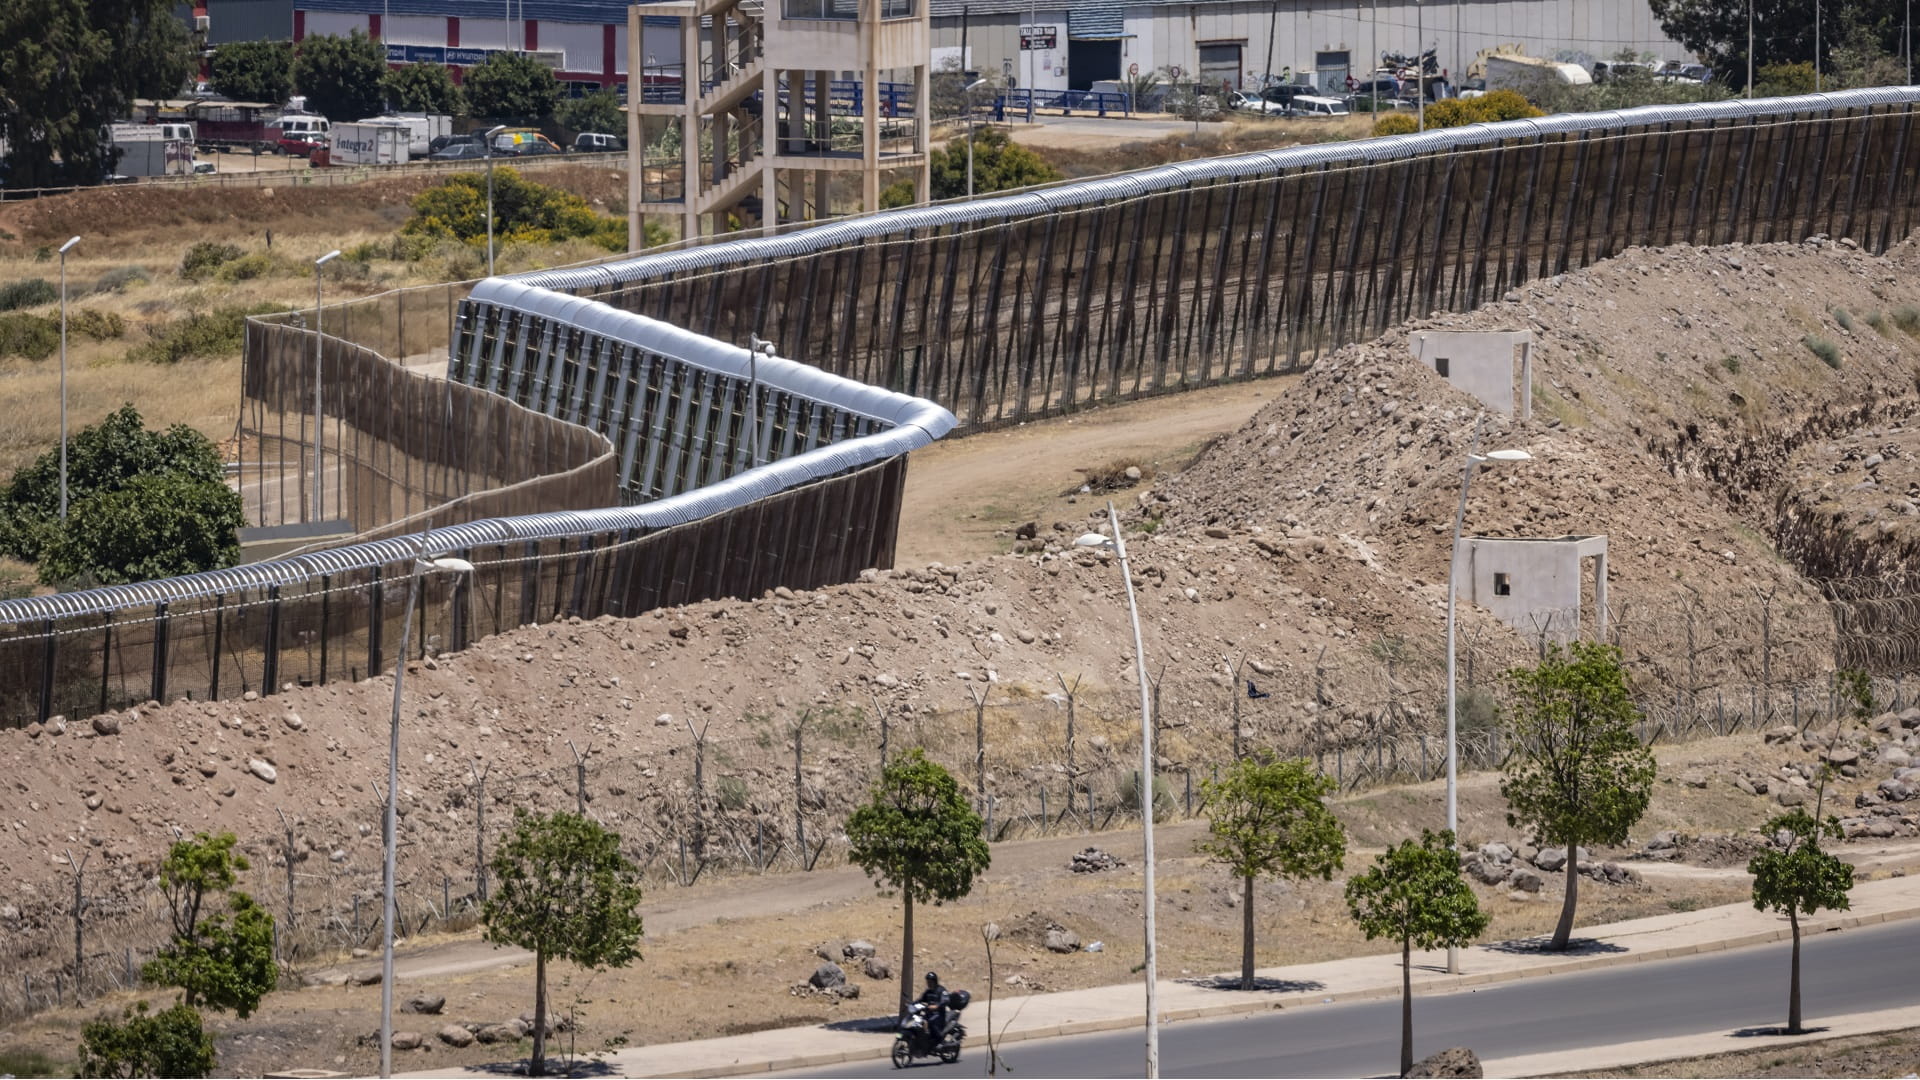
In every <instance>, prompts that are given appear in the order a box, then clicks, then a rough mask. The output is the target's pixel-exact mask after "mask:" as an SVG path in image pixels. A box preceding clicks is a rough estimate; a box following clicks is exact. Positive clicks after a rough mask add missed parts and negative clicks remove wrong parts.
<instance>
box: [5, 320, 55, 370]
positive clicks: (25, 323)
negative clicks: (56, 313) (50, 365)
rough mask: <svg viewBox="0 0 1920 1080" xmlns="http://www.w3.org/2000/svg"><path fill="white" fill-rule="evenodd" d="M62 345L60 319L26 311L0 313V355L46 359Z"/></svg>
mask: <svg viewBox="0 0 1920 1080" xmlns="http://www.w3.org/2000/svg"><path fill="white" fill-rule="evenodd" d="M59 347H60V320H59V319H49V318H47V317H46V316H44V315H33V314H29V313H28V312H24V311H15V312H10V313H8V314H5V315H0V359H4V358H6V357H9V356H22V357H25V358H27V359H28V360H45V359H46V358H47V357H49V356H52V355H53V353H54V350H56V349H58V348H59Z"/></svg>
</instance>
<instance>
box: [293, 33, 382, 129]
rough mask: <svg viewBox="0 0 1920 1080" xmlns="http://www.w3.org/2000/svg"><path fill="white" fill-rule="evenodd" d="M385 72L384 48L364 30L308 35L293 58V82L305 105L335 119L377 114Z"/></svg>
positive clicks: (347, 119)
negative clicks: (338, 34)
mask: <svg viewBox="0 0 1920 1080" xmlns="http://www.w3.org/2000/svg"><path fill="white" fill-rule="evenodd" d="M386 73H387V47H386V46H385V45H382V44H380V43H379V42H377V41H375V40H373V39H372V38H370V37H368V36H367V34H366V31H364V30H355V31H353V33H351V34H349V35H348V36H346V37H338V36H335V35H333V34H322V35H320V36H318V37H310V38H307V39H306V40H304V41H302V42H301V43H300V47H299V51H298V52H297V53H295V54H294V58H293V83H294V85H295V86H298V87H299V88H300V92H301V93H302V94H305V95H306V96H307V107H308V108H310V109H312V110H313V111H314V112H317V113H319V114H320V115H322V116H325V117H328V118H329V119H332V120H334V121H335V122H341V121H353V120H360V119H364V118H366V117H369V116H373V115H375V114H377V113H378V112H379V111H380V106H381V102H382V96H381V87H382V80H383V78H384V76H385V75H386Z"/></svg>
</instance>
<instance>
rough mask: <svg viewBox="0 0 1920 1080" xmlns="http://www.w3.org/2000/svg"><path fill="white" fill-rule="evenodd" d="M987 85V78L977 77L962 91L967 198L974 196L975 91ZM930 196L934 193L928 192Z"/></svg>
mask: <svg viewBox="0 0 1920 1080" xmlns="http://www.w3.org/2000/svg"><path fill="white" fill-rule="evenodd" d="M985 85H987V80H985V79H975V80H973V81H972V82H970V83H968V84H967V85H966V88H965V89H963V90H961V91H960V92H961V93H963V94H965V95H967V198H969V199H971V198H973V92H974V91H975V90H978V89H980V88H981V87H983V86H985ZM927 194H928V195H929V196H931V195H932V194H933V193H932V192H928V193H927Z"/></svg>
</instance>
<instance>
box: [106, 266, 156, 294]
mask: <svg viewBox="0 0 1920 1080" xmlns="http://www.w3.org/2000/svg"><path fill="white" fill-rule="evenodd" d="M152 280H153V279H152V278H150V277H148V276H147V268H146V267H144V266H116V267H114V268H113V269H111V270H109V271H107V272H106V273H104V274H101V275H100V280H98V281H96V282H94V283H93V291H94V292H97V293H117V292H125V291H127V287H128V286H130V285H145V284H147V283H148V282H150V281H152Z"/></svg>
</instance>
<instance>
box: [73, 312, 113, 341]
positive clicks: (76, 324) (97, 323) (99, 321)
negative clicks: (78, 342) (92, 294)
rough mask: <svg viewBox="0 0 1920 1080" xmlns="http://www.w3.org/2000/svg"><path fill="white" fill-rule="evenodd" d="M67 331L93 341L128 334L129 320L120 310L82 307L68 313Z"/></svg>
mask: <svg viewBox="0 0 1920 1080" xmlns="http://www.w3.org/2000/svg"><path fill="white" fill-rule="evenodd" d="M67 333H68V334H78V335H80V336H81V337H84V338H88V339H90V340H93V341H106V340H107V339H109V338H121V337H126V336H127V320H126V319H124V318H122V317H121V316H120V314H119V313H118V312H113V311H97V310H95V309H93V308H81V309H79V310H78V311H69V312H68V313H67Z"/></svg>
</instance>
